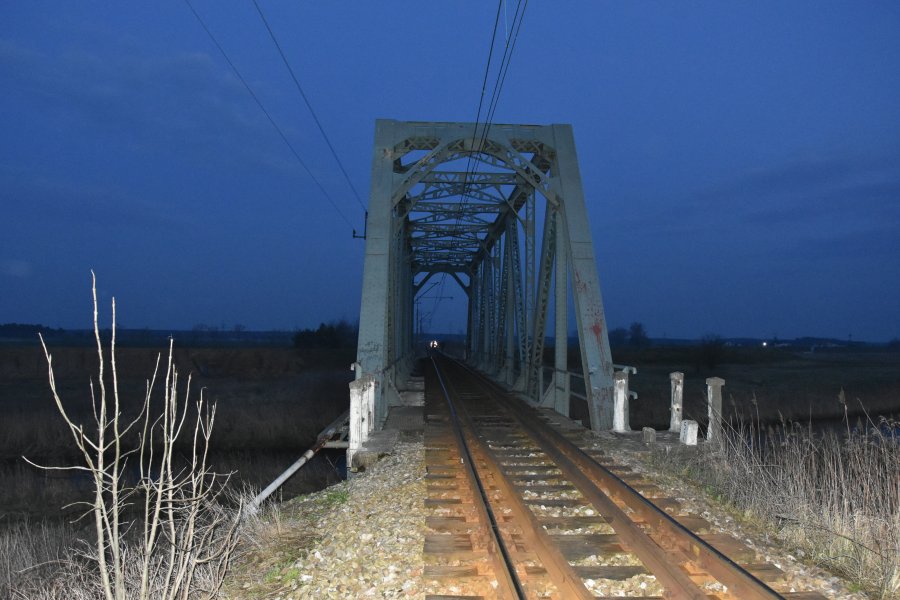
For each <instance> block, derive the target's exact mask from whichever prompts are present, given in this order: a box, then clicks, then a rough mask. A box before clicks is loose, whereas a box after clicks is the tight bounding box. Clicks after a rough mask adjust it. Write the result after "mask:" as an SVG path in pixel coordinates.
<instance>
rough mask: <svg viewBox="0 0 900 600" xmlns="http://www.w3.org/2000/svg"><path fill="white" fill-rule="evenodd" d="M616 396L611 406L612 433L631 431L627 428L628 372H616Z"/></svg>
mask: <svg viewBox="0 0 900 600" xmlns="http://www.w3.org/2000/svg"><path fill="white" fill-rule="evenodd" d="M615 380H616V381H615V384H616V395H615V403H614V404H613V431H615V432H618V433H625V432H627V431H631V427H629V426H628V372H627V371H618V372H617V373H616V375H615Z"/></svg>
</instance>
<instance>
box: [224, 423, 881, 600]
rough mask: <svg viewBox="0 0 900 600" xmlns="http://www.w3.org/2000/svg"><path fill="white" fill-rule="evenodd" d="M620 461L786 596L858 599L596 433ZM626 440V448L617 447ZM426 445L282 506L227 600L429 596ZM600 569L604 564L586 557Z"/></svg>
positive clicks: (638, 584)
mask: <svg viewBox="0 0 900 600" xmlns="http://www.w3.org/2000/svg"><path fill="white" fill-rule="evenodd" d="M597 442H598V447H602V448H603V449H604V451H605V452H607V453H609V454H610V455H611V456H612V457H614V458H615V459H616V462H619V463H621V464H627V465H629V466H631V467H632V468H633V469H634V470H635V471H638V472H640V473H641V474H642V475H644V476H645V477H646V478H647V479H650V480H651V481H653V482H654V483H656V484H657V485H658V486H659V487H661V488H663V489H664V490H666V492H667V495H670V496H671V497H675V498H677V499H678V500H679V502H680V503H681V505H682V506H683V507H684V508H685V509H687V510H689V511H690V512H691V513H693V514H697V515H699V516H702V517H703V518H705V519H706V520H707V521H709V522H710V523H711V524H712V526H713V528H714V529H715V531H716V532H723V533H724V532H727V533H730V534H732V535H735V536H736V537H738V538H739V539H740V540H741V541H742V542H744V543H745V544H746V545H748V546H749V547H751V548H752V549H754V550H755V551H756V552H757V553H758V555H759V556H761V557H765V558H766V560H767V561H769V562H771V563H773V564H774V565H776V566H777V567H779V568H780V569H782V570H783V571H784V572H785V580H786V582H787V587H786V588H783V589H784V591H818V592H820V593H822V594H825V595H826V596H828V597H829V598H835V599H837V598H846V599H853V600H864V599H865V596H864V595H863V594H860V593H858V592H852V591H851V590H850V589H849V588H848V587H847V586H846V585H845V583H844V582H843V581H842V580H840V579H838V578H837V577H833V576H831V575H830V574H829V573H827V572H825V571H823V570H822V569H818V568H816V567H814V566H809V565H805V564H803V563H802V562H801V561H799V560H797V559H796V558H795V557H794V556H791V555H790V554H788V553H787V552H784V551H783V550H781V549H779V548H778V547H777V545H776V544H770V543H768V540H766V539H764V538H763V537H762V536H761V535H760V534H758V533H755V532H753V531H751V530H750V529H748V528H746V527H744V526H742V525H741V524H740V523H738V522H737V521H736V520H735V518H734V517H733V516H732V515H729V514H727V512H726V511H724V510H722V509H721V508H720V507H719V506H718V505H716V504H715V503H713V502H710V501H709V500H708V499H707V498H705V497H704V496H703V494H702V492H701V491H700V490H697V489H695V488H693V487H691V486H689V485H685V484H683V482H680V481H678V480H677V479H675V478H673V477H671V476H661V475H658V474H656V473H653V472H651V471H650V469H649V468H648V467H647V465H646V464H645V463H644V462H643V460H641V454H642V453H643V452H642V451H641V449H640V447H639V446H638V445H632V444H629V443H627V441H625V440H621V439H614V438H613V437H612V436H610V435H608V434H607V435H601V436H599V437H598V439H597ZM623 442H624V443H623ZM424 475H425V470H424V449H423V445H422V443H401V444H399V445H398V446H397V448H396V449H395V452H394V453H393V454H392V455H390V456H387V457H385V458H383V459H382V460H381V461H379V462H378V463H376V464H375V465H374V466H373V467H372V468H371V469H370V470H369V471H368V472H366V473H363V474H360V475H357V476H356V477H354V478H353V479H351V480H349V481H345V482H343V483H340V484H338V485H335V486H332V487H330V488H327V489H325V490H322V491H321V492H317V493H315V494H310V495H308V496H302V497H299V498H296V499H294V500H291V501H289V502H286V503H285V504H283V505H282V506H280V507H277V508H276V509H274V510H273V511H272V512H271V516H270V518H268V519H267V520H266V522H265V523H262V524H260V527H262V529H261V532H262V534H261V535H259V536H258V537H257V544H258V547H257V548H255V549H253V550H251V551H249V552H247V553H246V555H245V557H244V559H242V561H241V564H240V565H239V566H238V568H237V570H236V574H235V576H234V577H233V581H231V582H229V585H228V586H226V590H227V591H226V594H225V596H226V597H228V598H233V599H240V600H246V599H248V598H260V597H265V598H272V599H276V600H279V599H280V600H287V599H298V600H299V599H313V598H315V599H319V598H340V599H346V598H423V597H424V595H425V593H426V592H431V593H433V591H434V590H432V589H429V586H428V583H427V582H425V581H424V580H423V577H422V573H423V565H424V557H423V547H424V537H425V533H426V527H425V518H426V515H427V514H429V513H428V509H426V508H425V503H424V500H425V498H426V495H427V493H426V485H425V480H424ZM591 558H593V559H594V560H600V561H603V562H606V560H607V558H611V559H612V560H615V559H614V558H613V557H591ZM616 583H617V582H612V581H606V580H604V581H602V582H601V581H598V582H593V581H592V582H590V586H591V588H592V589H593V591H595V592H596V593H604V594H607V595H618V594H619V593H621V592H626V588H627V592H629V593H635V592H639V591H647V588H652V587H653V586H654V585H655V583H654V582H653V580H652V578H649V579H647V578H646V577H636V578H632V580H628V581H623V582H618V585H616Z"/></svg>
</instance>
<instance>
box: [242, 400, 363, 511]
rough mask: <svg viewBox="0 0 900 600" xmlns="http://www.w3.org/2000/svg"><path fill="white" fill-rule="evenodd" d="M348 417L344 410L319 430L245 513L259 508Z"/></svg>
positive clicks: (326, 441) (320, 447)
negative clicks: (300, 454)
mask: <svg viewBox="0 0 900 600" xmlns="http://www.w3.org/2000/svg"><path fill="white" fill-rule="evenodd" d="M349 418H350V411H349V410H347V411H345V412H344V414H342V415H341V416H339V417H338V418H337V419H335V420H334V421H332V422H331V424H330V425H329V426H328V427H326V428H325V429H323V430H322V431H321V432H319V435H318V436H316V443H315V444H314V445H313V446H312V447H311V448H310V449H309V450H307V451H306V452H304V453H303V456H301V457H300V458H298V459H297V460H296V462H294V464H292V465H291V466H290V467H288V468H287V469H286V470H285V471H284V473H282V474H281V475H279V476H278V477H277V478H276V479H275V481H273V482H272V483H270V484H269V485H267V486H266V489H264V490H263V491H261V492H260V493H259V494H258V495H257V496H256V498H254V499H253V500H252V501H251V502H250V504H248V505H247V514H251V515H252V514H253V513H255V512H256V511H257V510H259V506H260V505H261V504H262V503H263V502H264V501H265V500H266V498H268V497H269V496H271V495H272V494H273V493H274V492H275V490H277V489H278V488H280V487H281V486H282V485H283V484H284V482H285V481H287V480H288V479H290V478H291V477H292V476H293V475H294V473H296V472H297V471H298V470H300V467H302V466H303V465H305V464H306V463H307V462H308V461H309V459H311V458H312V457H313V456H315V454H316V453H317V452H318V451H319V450H321V449H322V448H323V447H325V444H326V443H328V440H330V439H331V436H333V435H334V434H335V433H336V432H337V430H338V429H339V428H340V427H341V426H343V425H344V423H346V422H347V421H348V420H349Z"/></svg>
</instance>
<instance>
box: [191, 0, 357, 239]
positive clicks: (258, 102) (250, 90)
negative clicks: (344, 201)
mask: <svg viewBox="0 0 900 600" xmlns="http://www.w3.org/2000/svg"><path fill="white" fill-rule="evenodd" d="M184 3H185V4H187V6H188V8H189V9H190V10H191V12H192V13H193V14H194V17H196V19H197V21H198V22H199V23H200V26H201V27H203V30H204V31H205V32H206V35H208V36H209V39H210V40H211V41H212V43H213V44H214V45H215V47H216V48H217V49H218V50H219V53H220V54H221V55H222V58H224V59H225V62H227V63H228V66H229V67H231V70H232V71H233V72H234V74H235V75H236V76H237V78H238V80H240V82H241V83H242V84H244V87H245V88H246V89H247V92H248V93H249V94H250V96H251V97H252V98H253V100H254V101H255V102H256V105H257V106H258V107H259V109H260V110H261V111H262V112H263V114H264V115H265V116H266V118H267V119H268V120H269V123H271V125H272V127H274V128H275V131H277V132H278V135H279V136H280V137H281V139H282V140H283V141H284V143H285V144H286V145H287V147H288V149H290V151H291V154H293V155H294V158H296V159H297V162H298V163H300V166H301V167H303V169H304V170H305V171H306V173H307V175H309V177H310V179H312V180H313V183H315V184H316V187H318V188H319V191H320V192H322V195H323V196H325V199H326V200H328V203H329V204H331V206H332V207H333V208H334V210H335V211H337V213H338V214H339V215H340V216H341V218H342V219H343V220H344V221H345V222H346V223H347V225H349V226H350V228H351V229H353V223H351V222H350V219H348V218H347V215H345V214H344V211H342V210H341V209H340V207H339V206H338V205H337V203H336V202H335V201H334V199H333V198H332V197H331V195H330V194H329V193H328V191H327V190H326V189H325V187H324V186H323V185H322V183H321V182H320V181H319V180H318V178H316V176H315V175H313V172H312V171H311V170H310V168H309V166H307V164H306V162H305V161H304V160H303V159H302V158H301V157H300V154H299V153H298V152H297V150H296V149H295V148H294V146H293V144H291V142H290V140H288V138H287V136H286V135H285V134H284V131H282V129H281V127H279V126H278V123H276V122H275V119H273V118H272V115H271V114H270V113H269V111H268V110H266V107H265V106H264V105H263V103H262V101H261V100H260V99H259V96H257V95H256V92H254V91H253V88H251V87H250V84H249V83H247V80H246V79H244V76H243V75H241V72H240V71H239V70H238V68H237V66H235V64H234V63H233V62H232V61H231V59H230V58H229V57H228V53H226V52H225V49H224V48H223V47H222V45H221V44H220V43H219V41H218V40H217V39H216V36H215V35H213V32H212V31H211V30H210V29H209V27H207V25H206V22H205V21H204V20H203V17H201V16H200V13H198V12H197V11H196V9H195V8H194V6H193V5H192V4H191V2H190V0H184Z"/></svg>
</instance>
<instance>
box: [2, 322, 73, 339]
mask: <svg viewBox="0 0 900 600" xmlns="http://www.w3.org/2000/svg"><path fill="white" fill-rule="evenodd" d="M63 331H64V330H63V329H53V328H52V327H45V326H44V325H31V324H25V323H3V324H2V325H0V336H2V337H17V338H18V337H34V336H37V334H39V333H43V334H48V333H63Z"/></svg>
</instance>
